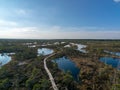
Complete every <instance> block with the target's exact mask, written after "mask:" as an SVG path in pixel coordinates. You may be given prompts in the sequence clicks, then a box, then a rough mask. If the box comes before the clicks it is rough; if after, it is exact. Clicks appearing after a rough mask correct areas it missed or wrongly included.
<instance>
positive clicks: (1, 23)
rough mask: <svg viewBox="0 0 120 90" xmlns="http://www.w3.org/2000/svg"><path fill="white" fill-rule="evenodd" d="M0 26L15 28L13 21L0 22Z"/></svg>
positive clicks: (15, 24)
mask: <svg viewBox="0 0 120 90" xmlns="http://www.w3.org/2000/svg"><path fill="white" fill-rule="evenodd" d="M0 26H17V23H16V22H14V21H7V20H0Z"/></svg>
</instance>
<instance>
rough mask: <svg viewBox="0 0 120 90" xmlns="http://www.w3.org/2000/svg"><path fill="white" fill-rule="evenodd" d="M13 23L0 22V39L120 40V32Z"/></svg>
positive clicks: (94, 28) (103, 29)
mask: <svg viewBox="0 0 120 90" xmlns="http://www.w3.org/2000/svg"><path fill="white" fill-rule="evenodd" d="M18 24H19V23H16V22H14V21H5V20H0V26H1V27H0V38H20V39H120V31H118V30H116V31H114V30H106V29H105V28H97V27H81V28H80V27H79V28H78V27H77V28H76V27H60V26H41V27H37V26H35V27H30V26H23V27H20V26H18Z"/></svg>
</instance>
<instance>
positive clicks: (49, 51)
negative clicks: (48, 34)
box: [38, 48, 54, 56]
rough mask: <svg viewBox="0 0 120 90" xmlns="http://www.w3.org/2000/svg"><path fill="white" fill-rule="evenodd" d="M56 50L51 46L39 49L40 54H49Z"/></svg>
mask: <svg viewBox="0 0 120 90" xmlns="http://www.w3.org/2000/svg"><path fill="white" fill-rule="evenodd" d="M53 52H54V51H53V50H52V49H49V48H39V49H38V56H39V55H49V54H52V53H53Z"/></svg>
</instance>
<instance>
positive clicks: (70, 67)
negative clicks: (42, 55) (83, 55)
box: [52, 56, 80, 81]
mask: <svg viewBox="0 0 120 90" xmlns="http://www.w3.org/2000/svg"><path fill="white" fill-rule="evenodd" d="M52 61H53V62H55V63H57V65H58V68H59V69H60V70H62V71H64V72H67V71H70V72H71V74H72V76H73V78H74V80H75V81H79V78H78V75H79V72H80V69H79V68H77V66H76V65H75V63H74V62H72V61H71V60H70V59H68V58H67V57H65V56H64V57H61V58H57V59H55V60H52Z"/></svg>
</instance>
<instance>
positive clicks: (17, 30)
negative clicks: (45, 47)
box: [0, 0, 120, 39]
mask: <svg viewBox="0 0 120 90" xmlns="http://www.w3.org/2000/svg"><path fill="white" fill-rule="evenodd" d="M0 38H13V39H14V38H15V39H120V0H0Z"/></svg>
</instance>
